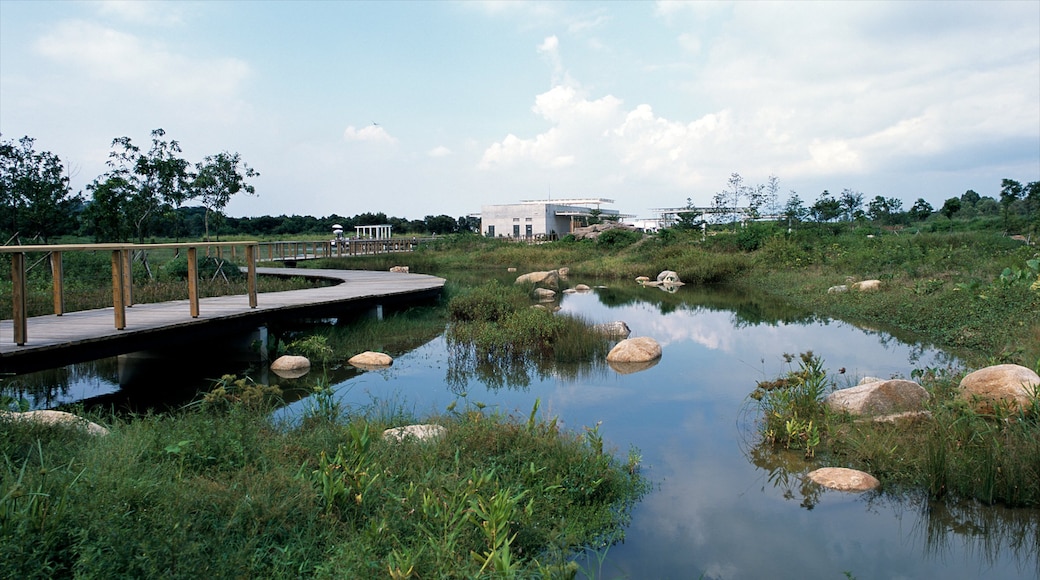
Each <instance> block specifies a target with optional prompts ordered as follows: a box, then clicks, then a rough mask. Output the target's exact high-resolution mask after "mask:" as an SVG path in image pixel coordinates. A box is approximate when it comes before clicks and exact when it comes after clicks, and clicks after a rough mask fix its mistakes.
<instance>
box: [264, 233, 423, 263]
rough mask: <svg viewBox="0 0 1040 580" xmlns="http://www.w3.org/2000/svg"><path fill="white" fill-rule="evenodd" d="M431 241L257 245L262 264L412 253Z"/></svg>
mask: <svg viewBox="0 0 1040 580" xmlns="http://www.w3.org/2000/svg"><path fill="white" fill-rule="evenodd" d="M432 239H433V238H418V237H412V238H400V237H399V238H360V239H359V238H343V239H340V240H328V239H326V240H283V241H270V242H259V243H258V244H257V246H258V250H259V252H260V253H259V255H258V259H259V260H262V261H268V262H274V261H286V260H307V259H311V258H343V257H349V256H362V255H371V254H387V253H391V252H413V251H415V249H416V248H417V247H419V244H421V243H423V242H428V241H430V240H432Z"/></svg>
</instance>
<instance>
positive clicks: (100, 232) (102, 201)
mask: <svg viewBox="0 0 1040 580" xmlns="http://www.w3.org/2000/svg"><path fill="white" fill-rule="evenodd" d="M102 178H104V179H102ZM132 189H133V186H131V185H130V183H129V182H127V181H126V179H124V178H123V177H122V176H120V175H105V176H101V177H98V178H97V179H95V180H94V182H93V183H91V184H90V185H88V186H87V190H88V191H90V194H91V197H92V199H91V201H90V202H88V203H87V207H86V209H85V210H84V211H83V216H82V218H81V219H82V221H83V226H84V228H85V229H86V230H87V233H88V234H90V235H92V236H93V237H94V241H96V242H125V241H126V240H127V239H129V237H130V235H131V234H132V231H133V228H132V227H131V225H130V220H129V219H128V218H127V215H126V212H125V209H126V207H127V200H128V199H129V198H130V196H131V195H132V193H131V190H132Z"/></svg>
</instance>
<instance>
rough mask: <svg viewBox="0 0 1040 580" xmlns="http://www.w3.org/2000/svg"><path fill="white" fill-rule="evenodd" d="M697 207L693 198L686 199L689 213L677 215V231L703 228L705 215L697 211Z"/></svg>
mask: <svg viewBox="0 0 1040 580" xmlns="http://www.w3.org/2000/svg"><path fill="white" fill-rule="evenodd" d="M696 208H697V206H696V205H695V204H694V203H693V198H690V197H687V198H686V208H685V209H687V210H689V211H680V212H677V213H676V214H675V225H674V227H675V228H676V229H680V230H692V229H695V228H699V227H701V224H703V223H704V219H703V217H702V216H703V215H704V214H702V213H701V212H699V211H697V209H696Z"/></svg>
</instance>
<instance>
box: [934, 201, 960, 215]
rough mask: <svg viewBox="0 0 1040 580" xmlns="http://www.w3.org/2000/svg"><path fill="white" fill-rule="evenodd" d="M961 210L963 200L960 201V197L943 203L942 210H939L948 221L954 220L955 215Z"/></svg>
mask: <svg viewBox="0 0 1040 580" xmlns="http://www.w3.org/2000/svg"><path fill="white" fill-rule="evenodd" d="M960 210H961V200H960V198H959V197H951V198H950V199H948V200H946V201H945V202H943V206H942V209H940V210H939V213H941V214H943V215H944V216H946V219H948V220H952V219H953V214H955V213H957V212H958V211H960Z"/></svg>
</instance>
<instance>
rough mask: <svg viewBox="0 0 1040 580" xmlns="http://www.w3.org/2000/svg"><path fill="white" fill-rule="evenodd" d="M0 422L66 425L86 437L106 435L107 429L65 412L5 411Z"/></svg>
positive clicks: (0, 417)
mask: <svg viewBox="0 0 1040 580" xmlns="http://www.w3.org/2000/svg"><path fill="white" fill-rule="evenodd" d="M0 420H3V421H27V422H30V423H36V424H39V425H48V426H54V425H68V426H70V427H76V428H79V429H82V430H83V432H84V433H86V434H87V435H108V429H106V428H104V427H102V426H101V425H98V424H97V423H94V422H92V421H87V420H86V419H84V418H83V417H80V416H78V415H73V414H72V413H66V412H65V411H49V410H40V411H26V412H24V413H10V412H7V411H3V412H0Z"/></svg>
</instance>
